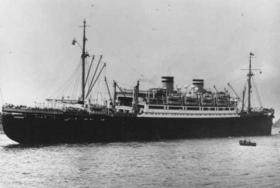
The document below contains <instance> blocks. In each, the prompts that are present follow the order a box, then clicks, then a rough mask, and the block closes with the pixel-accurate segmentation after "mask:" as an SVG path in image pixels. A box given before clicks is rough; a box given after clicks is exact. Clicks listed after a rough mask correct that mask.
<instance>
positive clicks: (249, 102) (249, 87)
mask: <svg viewBox="0 0 280 188" xmlns="http://www.w3.org/2000/svg"><path fill="white" fill-rule="evenodd" d="M252 56H254V54H253V53H252V52H250V54H249V72H248V74H247V76H248V112H251V110H252V107H251V93H252V83H251V78H252V76H254V74H253V72H252V65H251V61H252Z"/></svg>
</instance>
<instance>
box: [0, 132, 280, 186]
mask: <svg viewBox="0 0 280 188" xmlns="http://www.w3.org/2000/svg"><path fill="white" fill-rule="evenodd" d="M276 133H278V132H276ZM240 139H243V138H220V139H191V140H175V141H159V142H130V143H108V144H100V143H99V144H95V143H92V144H59V145H18V144H16V143H14V142H13V141H11V140H9V139H8V138H7V137H6V136H5V135H3V134H0V156H1V157H0V166H1V168H0V177H1V182H0V187H272V186H274V187H279V186H280V182H279V177H278V174H280V135H274V136H270V137H253V138H251V140H252V141H255V142H257V144H258V145H257V147H246V146H239V143H238V141H239V140H240Z"/></svg>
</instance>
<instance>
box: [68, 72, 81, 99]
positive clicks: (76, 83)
mask: <svg viewBox="0 0 280 188" xmlns="http://www.w3.org/2000/svg"><path fill="white" fill-rule="evenodd" d="M78 82H79V78H78V77H77V78H76V79H75V80H74V84H73V87H72V90H71V93H70V96H71V98H75V97H76V96H75V93H76V92H77V85H78Z"/></svg>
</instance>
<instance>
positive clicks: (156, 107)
mask: <svg viewBox="0 0 280 188" xmlns="http://www.w3.org/2000/svg"><path fill="white" fill-rule="evenodd" d="M149 109H164V106H149Z"/></svg>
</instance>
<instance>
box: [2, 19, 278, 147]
mask: <svg viewBox="0 0 280 188" xmlns="http://www.w3.org/2000/svg"><path fill="white" fill-rule="evenodd" d="M86 41H87V39H86V22H85V21H84V22H83V43H82V45H81V49H82V54H81V59H82V71H81V72H82V79H81V95H80V97H79V99H78V100H70V99H64V98H62V99H47V100H48V101H53V102H54V101H55V102H57V103H67V104H69V103H70V106H67V105H65V106H63V107H62V108H47V107H45V108H38V107H26V106H15V105H12V104H6V105H4V106H3V108H2V111H3V116H2V123H3V130H4V132H5V134H6V135H7V136H8V137H9V138H10V139H12V140H14V141H16V142H18V143H21V144H44V143H47V144H51V143H80V142H116V141H117V142H125V141H143V140H145V141H148V140H159V139H163V140H164V139H183V138H205V137H229V136H261V135H270V134H271V127H272V119H273V117H274V110H273V109H268V108H258V109H256V108H252V106H251V93H252V80H251V79H252V76H253V69H252V68H251V57H252V56H253V55H254V54H253V53H250V54H249V69H248V74H247V81H246V83H247V84H246V87H245V88H244V90H243V95H242V97H238V95H237V93H236V92H235V91H234V89H233V88H232V87H231V86H230V85H229V86H230V87H231V88H232V89H233V92H234V93H235V94H236V96H235V97H232V96H231V95H230V93H229V92H228V91H227V90H224V91H219V90H217V89H216V88H215V91H214V92H213V91H210V90H209V89H208V90H207V89H205V87H204V80H203V79H193V82H192V84H191V85H190V86H189V87H187V88H184V89H174V77H172V76H163V77H162V78H161V79H162V87H160V88H151V89H147V90H140V82H139V81H138V82H137V84H136V86H135V87H134V88H131V89H124V88H122V87H120V86H119V84H118V83H117V82H116V81H114V84H113V94H112V95H111V94H110V89H109V86H108V83H107V81H106V80H105V81H106V84H107V89H108V94H109V96H110V100H108V102H107V103H106V104H104V105H96V104H93V103H92V102H89V100H87V97H88V95H89V93H90V92H91V91H92V88H93V87H94V83H95V82H96V80H97V79H99V75H100V73H101V72H102V70H103V68H104V67H105V64H104V65H103V66H102V68H101V70H100V71H99V72H98V71H96V70H95V74H94V75H95V80H94V79H93V78H92V79H89V78H88V72H89V71H90V69H89V70H86V68H85V67H86V66H85V62H86V59H87V58H88V57H89V54H88V53H87V52H86V49H85V47H86ZM76 42H77V41H76V40H74V41H73V44H75V43H76ZM99 63H100V61H99ZM98 65H99V64H98ZM89 80H91V83H89V82H90V81H89ZM87 84H88V85H89V87H87V90H86V85H87ZM246 88H247V89H246ZM245 99H246V100H245ZM245 102H246V104H247V105H245ZM71 104H72V106H71ZM77 105H78V106H79V107H77ZM74 106H75V107H74Z"/></svg>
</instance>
